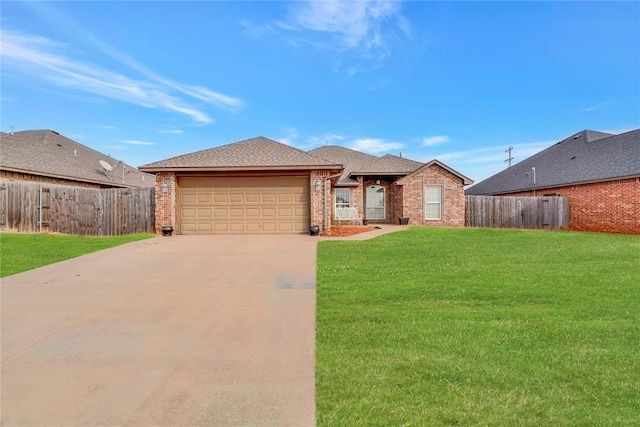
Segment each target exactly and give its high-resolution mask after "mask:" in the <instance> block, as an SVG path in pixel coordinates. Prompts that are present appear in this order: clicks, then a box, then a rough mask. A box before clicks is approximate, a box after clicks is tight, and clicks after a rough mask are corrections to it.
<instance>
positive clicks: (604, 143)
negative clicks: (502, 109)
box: [465, 129, 640, 195]
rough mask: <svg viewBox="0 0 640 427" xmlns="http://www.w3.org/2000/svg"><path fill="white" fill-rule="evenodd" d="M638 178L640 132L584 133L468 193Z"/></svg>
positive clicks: (510, 191)
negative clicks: (616, 133)
mask: <svg viewBox="0 0 640 427" xmlns="http://www.w3.org/2000/svg"><path fill="white" fill-rule="evenodd" d="M533 168H535V180H536V181H535V184H534V182H533V179H534V173H533ZM636 176H640V129H636V130H633V131H630V132H626V133H623V134H620V135H611V134H607V133H603V132H595V131H590V130H584V131H582V132H579V133H577V134H575V135H572V136H570V137H568V138H566V139H563V140H562V141H560V142H558V143H556V144H554V145H552V146H551V147H548V148H546V149H545V150H543V151H541V152H539V153H537V154H534V155H533V156H531V157H529V158H527V159H525V160H523V161H521V162H520V163H517V164H515V165H513V166H511V167H510V168H508V169H505V170H503V171H502V172H499V173H497V174H495V175H493V176H491V177H489V178H487V179H485V180H484V181H482V182H479V183H478V184H476V185H474V186H473V187H470V188H468V189H467V190H466V191H465V193H466V194H476V195H482V194H488V195H491V194H504V193H514V192H517V191H528V190H533V189H543V188H552V187H560V186H565V185H571V184H580V183H587V182H597V181H608V180H612V179H621V178H626V177H636Z"/></svg>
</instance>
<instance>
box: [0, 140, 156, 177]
mask: <svg viewBox="0 0 640 427" xmlns="http://www.w3.org/2000/svg"><path fill="white" fill-rule="evenodd" d="M0 140H1V141H0V143H1V146H2V156H0V168H2V169H5V170H11V171H14V172H21V173H27V174H32V175H40V176H47V177H54V178H60V179H67V180H72V181H82V182H90V183H96V184H100V185H105V186H114V187H150V186H153V185H154V183H155V176H153V175H150V174H146V173H143V172H140V171H139V170H138V169H136V168H135V167H133V166H130V165H127V164H126V163H122V162H118V161H116V160H115V159H113V158H111V157H110V156H107V155H106V154H103V153H100V152H98V151H96V150H94V149H92V148H89V147H87V146H86V145H82V144H80V143H79V142H76V141H74V140H72V139H69V138H67V137H65V136H62V135H60V134H59V133H57V132H54V131H52V130H27V131H20V132H15V133H13V134H10V133H4V132H0ZM100 161H104V162H106V163H108V164H109V165H111V166H112V167H113V170H112V171H110V172H105V170H104V168H103V167H102V166H101V165H100Z"/></svg>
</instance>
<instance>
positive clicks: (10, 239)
mask: <svg viewBox="0 0 640 427" xmlns="http://www.w3.org/2000/svg"><path fill="white" fill-rule="evenodd" d="M150 237H154V235H153V234H124V235H122V236H110V237H87V236H68V235H63V234H7V233H2V234H0V277H5V276H9V275H12V274H16V273H20V272H22V271H27V270H31V269H34V268H37V267H42V266H43V265H48V264H53V263H54V262H59V261H63V260H65V259H69V258H75V257H77V256H80V255H85V254H88V253H91V252H96V251H99V250H101V249H106V248H110V247H113V246H118V245H122V244H123V243H128V242H133V241H136V240H142V239H148V238H150Z"/></svg>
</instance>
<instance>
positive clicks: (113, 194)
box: [0, 181, 155, 236]
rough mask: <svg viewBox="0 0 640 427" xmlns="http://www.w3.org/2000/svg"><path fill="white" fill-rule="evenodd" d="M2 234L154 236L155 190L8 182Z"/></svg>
mask: <svg viewBox="0 0 640 427" xmlns="http://www.w3.org/2000/svg"><path fill="white" fill-rule="evenodd" d="M0 230H2V231H19V232H27V233H37V232H51V233H64V234H74V235H81V236H114V235H118V234H124V233H154V232H155V190H154V189H153V188H108V189H95V188H80V187H71V186H62V185H49V184H40V183H31V182H19V181H11V182H4V183H2V184H0Z"/></svg>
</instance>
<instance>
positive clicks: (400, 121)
mask: <svg viewBox="0 0 640 427" xmlns="http://www.w3.org/2000/svg"><path fill="white" fill-rule="evenodd" d="M0 7H1V30H2V39H1V41H2V46H1V49H0V52H1V60H2V63H1V69H2V74H1V77H2V83H1V85H2V86H1V120H0V123H1V128H2V131H3V132H10V131H11V130H12V127H13V129H14V130H16V131H19V130H27V129H53V130H56V131H58V132H60V133H61V134H63V135H65V136H67V137H70V138H72V139H74V140H76V141H78V142H81V143H83V144H85V145H88V146H90V147H92V148H94V149H96V150H98V151H101V152H104V153H108V154H110V155H111V156H112V157H114V158H117V159H120V160H123V161H125V162H127V163H129V164H132V165H135V166H139V165H142V164H145V163H150V162H153V161H157V160H162V159H165V158H168V157H171V156H176V155H180V154H186V153H189V152H193V151H197V150H202V149H206V148H210V147H214V146H217V145H222V144H227V143H231V142H235V141H239V140H243V139H247V138H252V137H255V136H259V135H263V136H266V137H269V138H272V139H275V140H278V141H281V142H285V143H287V144H291V145H293V146H295V147H298V148H301V149H304V150H309V149H312V148H316V147H318V146H320V145H323V144H336V145H342V146H345V147H349V148H354V149H358V150H361V151H365V152H368V153H371V154H375V155H383V154H386V153H392V154H398V153H402V155H403V156H404V157H409V158H412V159H414V160H419V161H425V162H426V161H429V160H431V159H434V158H437V159H438V160H440V161H443V162H445V163H446V164H448V165H449V166H451V167H453V168H454V169H456V170H458V171H459V172H460V173H462V174H464V175H466V176H468V177H470V178H471V179H473V180H476V181H479V180H481V179H484V178H486V177H488V176H490V175H492V174H494V173H496V172H498V171H500V170H502V169H503V168H504V167H505V166H506V164H505V163H504V160H505V159H506V158H507V154H506V153H505V150H506V149H507V147H509V146H513V147H514V150H513V155H514V157H515V162H518V161H520V160H523V159H524V158H526V157H528V156H530V155H532V154H534V153H535V152H538V151H540V150H541V149H543V148H546V147H547V146H549V145H551V144H553V143H554V142H557V141H558V140H560V139H562V138H564V137H567V136H570V135H571V134H573V133H575V132H578V131H580V130H583V129H592V130H598V131H607V132H613V133H620V132H624V131H628V130H631V129H637V128H638V127H640V77H639V76H640V3H639V2H594V1H588V2H573V1H566V2H542V1H534V2H517V1H514V2H481V1H478V2H457V1H449V2H435V1H411V2H402V1H391V2H378V1H346V2H338V1H320V2H305V1H295V2H268V1H258V2H251V1H243V2H215V1H194V2H172V1H162V2H134V1H113V2H76V1H69V2H49V3H47V2H9V1H3V2H2V4H1V5H0Z"/></svg>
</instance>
